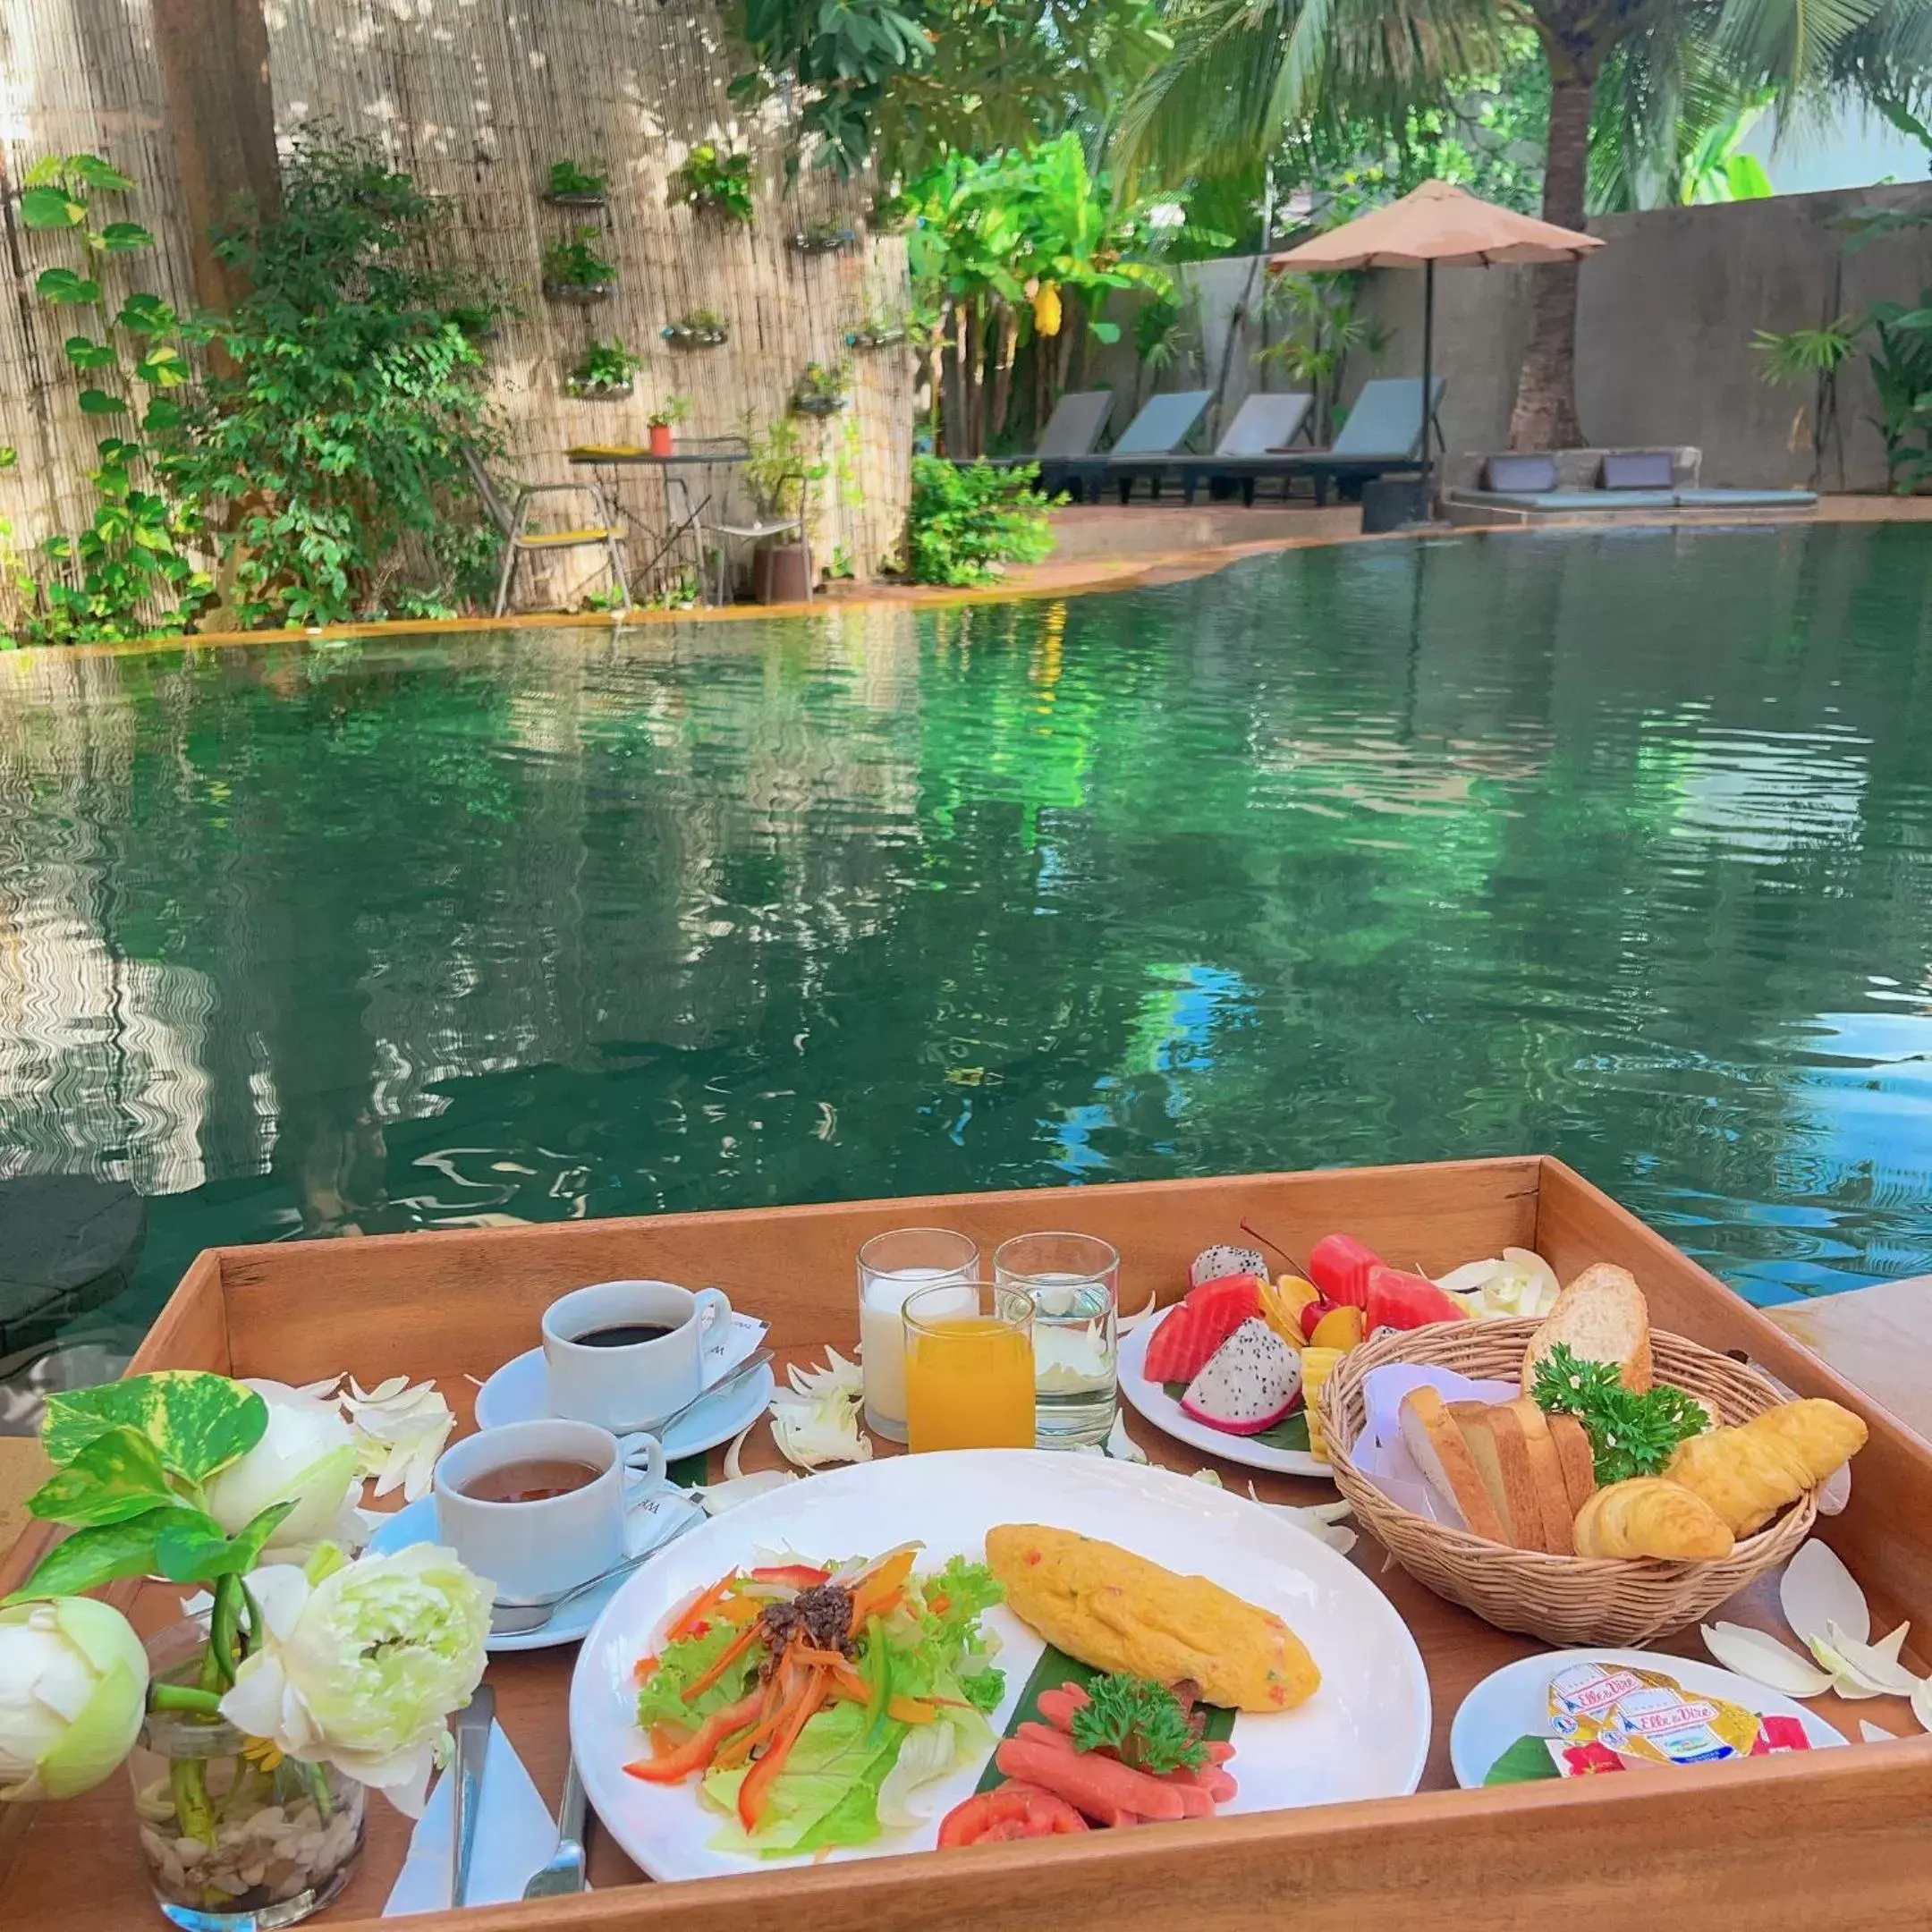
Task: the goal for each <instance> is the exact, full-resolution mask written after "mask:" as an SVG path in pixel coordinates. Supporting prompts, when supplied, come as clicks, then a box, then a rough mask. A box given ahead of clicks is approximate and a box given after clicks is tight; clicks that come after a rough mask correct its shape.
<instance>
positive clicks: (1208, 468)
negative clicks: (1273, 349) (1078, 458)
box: [1109, 394, 1313, 504]
mask: <svg viewBox="0 0 1932 1932" xmlns="http://www.w3.org/2000/svg"><path fill="white" fill-rule="evenodd" d="M1312 403H1313V398H1312V397H1310V396H1307V395H1302V394H1291V395H1263V394H1254V395H1251V396H1250V397H1248V399H1247V400H1246V401H1245V402H1242V404H1241V407H1240V408H1239V409H1238V410H1236V411H1234V415H1233V420H1232V421H1231V422H1230V423H1229V424H1228V426H1227V428H1226V429H1225V430H1224V432H1223V433H1222V436H1221V440H1220V441H1219V442H1218V443H1216V445H1215V446H1214V450H1213V453H1211V454H1208V455H1196V454H1193V453H1191V452H1186V451H1183V452H1182V453H1180V454H1178V455H1158V456H1134V455H1131V454H1129V455H1124V456H1123V454H1122V453H1120V451H1119V450H1117V449H1116V450H1115V451H1114V453H1113V455H1112V456H1111V457H1110V458H1109V466H1110V468H1112V469H1113V470H1114V472H1115V473H1114V480H1115V482H1116V484H1117V485H1118V487H1119V489H1120V499H1121V501H1122V502H1123V503H1125V502H1126V501H1127V500H1128V498H1129V497H1130V496H1131V495H1132V493H1133V487H1134V484H1135V482H1136V481H1137V480H1138V479H1140V478H1141V477H1145V478H1146V479H1148V492H1149V495H1150V496H1152V498H1153V499H1154V501H1156V502H1158V501H1159V500H1160V494H1161V490H1162V488H1163V487H1164V486H1165V485H1166V484H1168V483H1170V482H1173V483H1178V484H1179V485H1180V486H1181V494H1182V498H1183V500H1184V501H1186V502H1188V503H1192V502H1193V501H1194V492H1195V490H1196V489H1197V488H1198V487H1199V485H1200V484H1201V483H1202V482H1203V481H1205V482H1207V483H1208V484H1209V485H1210V486H1212V485H1216V484H1221V483H1237V484H1239V485H1240V487H1241V501H1242V502H1243V503H1250V504H1251V503H1252V502H1253V501H1254V498H1255V484H1256V483H1257V481H1258V479H1261V478H1263V477H1271V476H1275V477H1284V470H1283V469H1282V459H1281V455H1280V452H1281V451H1282V450H1283V449H1284V448H1285V447H1286V446H1287V445H1289V444H1291V443H1292V442H1293V441H1294V439H1295V438H1296V437H1297V436H1300V435H1301V429H1302V426H1303V425H1304V424H1305V423H1306V422H1307V421H1308V417H1309V408H1310V407H1311V406H1312ZM1282 487H1283V490H1284V493H1285V491H1286V488H1287V484H1286V481H1285V479H1284V482H1283V486H1282Z"/></svg>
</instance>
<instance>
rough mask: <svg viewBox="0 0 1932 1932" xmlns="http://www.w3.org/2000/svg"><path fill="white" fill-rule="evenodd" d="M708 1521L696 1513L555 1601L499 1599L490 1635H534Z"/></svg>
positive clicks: (492, 1610) (492, 1614)
mask: <svg viewBox="0 0 1932 1932" xmlns="http://www.w3.org/2000/svg"><path fill="white" fill-rule="evenodd" d="M703 1521H706V1517H705V1513H704V1512H703V1511H702V1510H701V1509H700V1510H695V1511H693V1512H692V1513H691V1515H689V1516H687V1517H686V1518H685V1519H684V1521H682V1522H681V1523H680V1524H679V1525H678V1526H677V1528H676V1529H674V1530H673V1531H672V1532H671V1534H670V1535H669V1536H667V1537H665V1538H664V1539H663V1540H662V1541H661V1542H657V1543H653V1544H652V1545H651V1546H650V1547H649V1548H648V1549H647V1550H640V1551H639V1552H638V1553H637V1555H635V1556H626V1557H625V1558H624V1560H623V1562H622V1563H613V1564H612V1565H611V1566H610V1568H609V1569H608V1570H600V1571H598V1572H597V1574H596V1575H595V1576H592V1577H586V1578H585V1579H584V1580H583V1581H582V1582H581V1583H572V1585H571V1587H570V1588H569V1589H567V1590H559V1591H557V1593H556V1594H555V1596H554V1597H498V1598H497V1599H496V1602H495V1603H493V1604H492V1605H491V1606H490V1635H491V1636H492V1637H522V1636H527V1635H528V1634H529V1633H530V1631H538V1630H541V1629H542V1628H543V1627H544V1625H545V1624H546V1623H549V1622H550V1620H551V1619H552V1618H553V1617H554V1616H555V1614H557V1612H558V1611H559V1610H560V1609H562V1608H563V1606H564V1605H565V1604H567V1603H569V1602H570V1601H571V1599H572V1597H581V1596H582V1595H583V1594H584V1592H585V1591H586V1590H593V1589H596V1588H597V1585H598V1584H599V1583H608V1582H609V1581H610V1580H611V1579H612V1578H613V1577H621V1576H628V1575H630V1573H631V1571H633V1570H636V1569H638V1568H640V1566H641V1565H642V1564H644V1563H648V1562H649V1561H650V1560H651V1558H652V1557H653V1556H655V1555H657V1552H658V1551H659V1550H661V1549H664V1548H665V1547H667V1546H669V1545H671V1544H673V1543H675V1542H676V1541H677V1539H678V1538H680V1537H681V1536H682V1535H683V1534H684V1533H685V1532H686V1531H687V1530H695V1529H696V1528H697V1527H698V1525H699V1523H701V1522H703Z"/></svg>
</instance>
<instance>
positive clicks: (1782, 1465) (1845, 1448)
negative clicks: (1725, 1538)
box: [1664, 1398, 1867, 1536]
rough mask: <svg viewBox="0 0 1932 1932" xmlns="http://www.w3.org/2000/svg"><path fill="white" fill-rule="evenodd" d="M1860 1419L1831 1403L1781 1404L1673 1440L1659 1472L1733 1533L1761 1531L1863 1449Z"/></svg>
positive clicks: (1864, 1431) (1746, 1533) (1863, 1436)
mask: <svg viewBox="0 0 1932 1932" xmlns="http://www.w3.org/2000/svg"><path fill="white" fill-rule="evenodd" d="M1866 1434H1867V1431H1866V1428H1865V1424H1864V1422H1863V1421H1862V1420H1861V1419H1860V1418H1859V1417H1858V1416H1855V1415H1853V1414H1852V1411H1850V1410H1849V1409H1843V1408H1840V1407H1839V1405H1838V1404H1837V1403H1836V1402H1824V1401H1820V1400H1818V1399H1816V1398H1813V1399H1809V1400H1807V1401H1803V1402H1781V1403H1780V1404H1779V1405H1778V1407H1776V1408H1775V1409H1767V1410H1766V1411H1765V1412H1764V1413H1763V1414H1762V1415H1761V1416H1756V1417H1753V1418H1752V1419H1751V1420H1750V1421H1749V1422H1746V1423H1743V1424H1741V1425H1740V1426H1739V1427H1737V1428H1717V1429H1712V1430H1710V1431H1709V1432H1708V1433H1707V1434H1705V1435H1702V1436H1691V1439H1690V1440H1689V1441H1688V1442H1683V1443H1680V1444H1679V1445H1677V1450H1676V1453H1674V1455H1673V1456H1672V1457H1671V1459H1670V1462H1669V1464H1668V1465H1667V1466H1666V1467H1665V1471H1664V1473H1665V1475H1666V1476H1667V1477H1668V1478H1669V1479H1671V1480H1672V1481H1673V1482H1676V1483H1682V1485H1683V1486H1684V1487H1685V1488H1687V1489H1694V1490H1695V1491H1696V1492H1697V1493H1698V1495H1699V1496H1702V1497H1703V1498H1704V1500H1705V1501H1706V1502H1707V1503H1708V1504H1710V1506H1711V1507H1712V1508H1713V1509H1714V1510H1716V1512H1717V1513H1718V1514H1719V1515H1720V1516H1721V1517H1723V1518H1724V1521H1726V1522H1727V1523H1729V1524H1730V1526H1731V1530H1732V1534H1733V1535H1734V1536H1749V1535H1750V1533H1751V1531H1752V1530H1758V1529H1762V1528H1763V1526H1764V1525H1765V1524H1766V1523H1767V1522H1769V1521H1771V1519H1772V1518H1773V1517H1774V1516H1775V1515H1776V1514H1777V1513H1778V1512H1779V1511H1780V1510H1781V1509H1783V1508H1784V1505H1785V1504H1787V1503H1795V1502H1796V1501H1797V1500H1798V1498H1799V1497H1800V1496H1802V1495H1803V1494H1804V1493H1805V1491H1806V1490H1808V1489H1815V1488H1817V1487H1818V1485H1819V1484H1820V1483H1821V1482H1823V1481H1824V1480H1825V1479H1826V1477H1827V1476H1829V1475H1830V1474H1831V1473H1832V1471H1833V1470H1835V1469H1837V1468H1839V1467H1840V1466H1841V1465H1842V1464H1843V1463H1844V1462H1848V1461H1850V1459H1851V1458H1852V1456H1854V1455H1856V1454H1857V1453H1858V1452H1859V1451H1860V1449H1862V1448H1863V1447H1864V1446H1865V1437H1866Z"/></svg>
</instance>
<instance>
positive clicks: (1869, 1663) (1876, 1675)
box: [1825, 1623, 1919, 1697]
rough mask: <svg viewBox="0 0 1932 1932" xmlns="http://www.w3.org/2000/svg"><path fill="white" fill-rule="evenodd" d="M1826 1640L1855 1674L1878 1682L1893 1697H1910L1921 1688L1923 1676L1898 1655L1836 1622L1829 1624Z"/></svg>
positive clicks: (1866, 1680) (1868, 1680)
mask: <svg viewBox="0 0 1932 1932" xmlns="http://www.w3.org/2000/svg"><path fill="white" fill-rule="evenodd" d="M1825 1640H1826V1643H1827V1644H1829V1645H1830V1646H1831V1648H1833V1649H1834V1650H1835V1651H1836V1652H1837V1653H1838V1655H1839V1656H1840V1657H1843V1659H1844V1660H1845V1662H1846V1664H1847V1665H1850V1667H1851V1670H1852V1674H1853V1675H1854V1676H1857V1677H1861V1678H1863V1679H1864V1681H1865V1682H1867V1683H1873V1684H1877V1686H1878V1688H1879V1690H1880V1691H1885V1692H1887V1693H1889V1694H1890V1695H1891V1696H1893V1697H1910V1696H1911V1694H1912V1692H1913V1691H1916V1690H1917V1689H1918V1688H1919V1679H1918V1678H1917V1677H1916V1676H1914V1675H1913V1674H1912V1673H1911V1671H1909V1670H1907V1669H1906V1668H1905V1666H1904V1665H1902V1664H1901V1663H1899V1662H1898V1661H1897V1660H1896V1659H1895V1658H1893V1657H1886V1656H1885V1653H1884V1652H1883V1651H1882V1650H1880V1649H1878V1648H1877V1647H1876V1646H1875V1645H1872V1644H1868V1643H1859V1642H1857V1641H1855V1640H1853V1639H1852V1637H1851V1636H1849V1635H1848V1634H1847V1633H1846V1632H1845V1631H1843V1630H1841V1629H1840V1628H1839V1627H1838V1625H1837V1624H1836V1623H1827V1624H1826V1626H1825Z"/></svg>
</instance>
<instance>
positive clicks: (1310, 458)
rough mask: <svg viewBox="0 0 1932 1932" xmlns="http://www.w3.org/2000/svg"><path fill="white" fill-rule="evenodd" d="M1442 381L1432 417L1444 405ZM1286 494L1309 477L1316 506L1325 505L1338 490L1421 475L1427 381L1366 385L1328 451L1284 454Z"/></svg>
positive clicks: (1433, 391) (1384, 379) (1395, 379)
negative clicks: (1289, 483)
mask: <svg viewBox="0 0 1932 1932" xmlns="http://www.w3.org/2000/svg"><path fill="white" fill-rule="evenodd" d="M1442 396H1443V378H1442V377H1440V376H1437V377H1435V378H1434V379H1433V380H1432V381H1431V382H1430V384H1429V413H1430V415H1431V416H1432V417H1433V416H1434V414H1435V412H1436V410H1437V409H1438V408H1440V407H1441V405H1442ZM1280 461H1281V463H1282V474H1283V477H1284V486H1283V487H1284V489H1285V487H1286V483H1287V479H1292V478H1294V477H1306V478H1308V479H1309V481H1310V482H1311V483H1312V484H1313V485H1314V486H1315V501H1316V502H1317V503H1318V504H1326V502H1327V501H1328V496H1329V492H1330V490H1331V489H1332V488H1334V487H1336V486H1337V485H1341V486H1344V487H1345V486H1348V485H1352V484H1360V483H1366V482H1367V481H1369V479H1370V478H1371V477H1380V476H1402V475H1405V474H1410V473H1419V472H1420V470H1421V468H1422V378H1421V377H1419V376H1379V377H1377V378H1376V379H1375V380H1374V381H1373V382H1366V383H1364V384H1363V385H1362V388H1361V394H1360V395H1359V396H1357V397H1356V398H1355V406H1354V408H1353V409H1352V410H1351V411H1349V413H1348V420H1347V421H1346V422H1344V423H1343V425H1342V431H1341V434H1340V435H1339V436H1336V437H1335V441H1334V443H1333V444H1331V445H1329V447H1328V448H1326V449H1325V450H1307V451H1301V450H1291V451H1286V452H1284V453H1281V455H1280Z"/></svg>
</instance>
